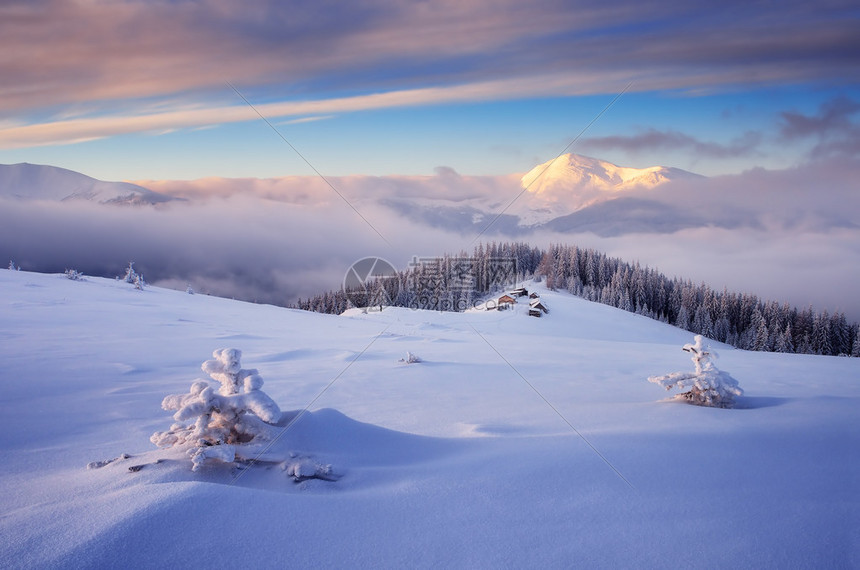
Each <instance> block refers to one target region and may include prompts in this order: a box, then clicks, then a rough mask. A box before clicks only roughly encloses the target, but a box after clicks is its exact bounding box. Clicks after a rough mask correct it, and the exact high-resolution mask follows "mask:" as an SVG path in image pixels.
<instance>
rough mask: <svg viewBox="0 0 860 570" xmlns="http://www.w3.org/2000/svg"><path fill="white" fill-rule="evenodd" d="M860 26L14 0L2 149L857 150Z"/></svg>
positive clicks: (673, 16) (735, 156)
mask: <svg viewBox="0 0 860 570" xmlns="http://www.w3.org/2000/svg"><path fill="white" fill-rule="evenodd" d="M858 24H860V8H858V7H857V5H856V3H855V2H849V1H845V2H843V1H824V2H815V3H810V2H791V1H789V2H766V1H762V2H749V1H743V2H721V3H719V4H717V3H695V2H692V3H691V2H686V1H680V0H663V1H660V2H656V3H642V2H633V1H631V2H626V1H622V2H605V1H600V2H598V1H570V0H563V1H552V0H547V1H537V2H522V1H520V0H510V1H508V0H501V1H495V2H486V1H474V2H461V1H454V0H450V1H448V0H441V1H434V2H420V1H418V2H392V1H381V0H376V1H368V2H360V3H343V2H326V1H308V2H304V1H293V2H281V1H276V0H271V1H266V0H262V1H254V2H243V3H237V2H232V1H229V0H201V1H191V0H189V1H184V0H178V1H168V0H164V1H135V0H128V1H113V0H98V1H97V0H70V1H61V0H27V1H21V2H16V1H14V0H13V1H11V2H10V1H7V2H4V3H3V4H2V7H0V38H2V40H0V43H2V49H0V77H2V78H3V81H2V82H0V163H6V164H9V163H17V162H31V163H40V164H52V165H55V166H63V167H66V168H70V169H73V170H77V171H80V172H83V173H85V174H88V175H90V176H94V177H96V178H100V179H105V180H143V179H147V180H154V179H197V178H203V177H260V178H265V177H278V176H290V175H313V174H315V172H319V173H321V174H324V175H331V176H347V175H354V174H366V175H392V174H399V175H422V174H432V173H433V172H434V171H435V170H436V169H438V168H439V167H447V168H452V169H454V170H455V171H457V172H459V173H463V174H469V175H503V174H511V173H516V172H526V171H528V170H529V169H531V168H532V167H533V166H534V165H536V164H540V163H542V162H545V161H546V160H549V159H552V158H554V157H555V156H557V155H558V154H560V153H561V152H562V151H563V150H565V149H567V150H572V151H574V152H578V153H580V154H585V155H589V156H596V157H599V158H602V159H606V160H609V161H611V162H615V163H617V164H623V165H629V166H637V167H644V166H649V165H653V164H662V165H667V166H674V167H679V168H683V169H687V170H691V171H694V172H698V173H701V174H705V175H708V176H714V175H722V174H736V173H739V172H743V171H745V170H749V169H752V168H755V167H764V168H768V169H781V168H789V167H793V166H796V165H798V164H803V163H805V162H808V161H810V160H815V159H816V158H821V157H822V156H827V157H832V156H833V155H848V156H851V157H856V155H857V151H858V147H860V144H858V140H860V135H858V131H860V128H858V124H857V120H858V110H860V86H858V78H860V34H858V33H857V29H858ZM276 131H277V132H276ZM568 145H570V146H568Z"/></svg>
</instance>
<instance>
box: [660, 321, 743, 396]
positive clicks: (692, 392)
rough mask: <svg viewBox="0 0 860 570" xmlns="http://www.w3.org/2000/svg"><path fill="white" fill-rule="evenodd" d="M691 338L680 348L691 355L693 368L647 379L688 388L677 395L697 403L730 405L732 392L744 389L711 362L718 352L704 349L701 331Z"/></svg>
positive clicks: (736, 394) (739, 392) (662, 384)
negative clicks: (690, 370) (690, 342)
mask: <svg viewBox="0 0 860 570" xmlns="http://www.w3.org/2000/svg"><path fill="white" fill-rule="evenodd" d="M694 341H695V342H694V343H693V344H685V345H684V348H683V350H684V351H685V352H689V353H691V354H692V355H693V357H692V360H693V365H694V366H695V371H694V372H692V373H690V372H673V373H671V374H666V375H665V376H651V377H649V378H648V381H649V382H653V383H654V384H659V385H660V386H663V387H664V388H666V390H671V389H672V388H679V389H681V390H687V391H686V392H684V393H682V394H679V395H678V396H677V397H678V398H683V399H685V400H687V401H688V402H690V403H691V404H696V405H697V406H708V407H712V408H731V407H733V406H734V403H735V396H743V395H744V391H743V390H742V389H741V388H740V386H738V381H737V380H735V379H734V378H732V377H731V376H730V375H728V374H727V373H725V372H722V371H720V370H718V369H717V367H716V366H715V365H714V362H713V359H714V358H717V354H716V353H715V352H714V351H712V350H705V348H704V346H702V342H703V338H702V335H696V336H695V337H694Z"/></svg>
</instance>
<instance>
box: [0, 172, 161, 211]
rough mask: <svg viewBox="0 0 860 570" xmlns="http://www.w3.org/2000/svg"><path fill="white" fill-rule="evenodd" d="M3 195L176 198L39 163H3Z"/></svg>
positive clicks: (142, 200) (105, 200)
mask: <svg viewBox="0 0 860 570" xmlns="http://www.w3.org/2000/svg"><path fill="white" fill-rule="evenodd" d="M0 196H2V197H9V198H17V199H20V200H52V201H58V202H62V201H69V200H76V201H88V202H97V203H100V204H157V203H160V202H168V201H170V200H173V199H174V198H172V197H170V196H166V195H164V194H159V193H158V192H153V191H152V190H148V189H146V188H144V187H143V186H138V185H137V184H131V183H129V182H105V181H102V180H96V179H95V178H92V177H90V176H87V175H85V174H81V173H80V172H75V171H74V170H67V169H65V168H59V167H56V166H46V165H40V164H29V163H26V162H22V163H19V164H0Z"/></svg>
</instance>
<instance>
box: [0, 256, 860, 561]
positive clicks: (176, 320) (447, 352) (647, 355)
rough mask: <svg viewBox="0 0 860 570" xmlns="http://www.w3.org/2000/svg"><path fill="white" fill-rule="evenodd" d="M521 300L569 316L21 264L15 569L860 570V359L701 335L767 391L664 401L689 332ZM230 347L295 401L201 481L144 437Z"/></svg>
mask: <svg viewBox="0 0 860 570" xmlns="http://www.w3.org/2000/svg"><path fill="white" fill-rule="evenodd" d="M526 286H527V287H528V289H529V291H531V290H532V289H537V290H538V292H539V293H540V296H541V299H543V300H544V302H545V303H546V304H547V306H549V307H552V317H553V318H552V319H529V318H523V317H522V316H521V315H518V314H517V313H516V311H503V312H499V311H472V312H468V313H439V312H430V311H411V310H408V309H398V308H386V310H385V311H383V312H381V313H380V312H371V313H367V314H361V312H360V311H355V312H354V313H350V314H349V315H347V316H334V315H323V314H317V313H309V312H305V311H297V310H289V309H282V308H277V307H272V306H266V305H262V304H251V303H241V302H235V301H230V300H227V299H221V298H217V297H213V296H208V295H188V294H186V293H184V292H182V291H169V290H165V289H161V288H159V287H156V286H150V287H148V288H147V290H146V293H145V295H141V294H138V292H137V291H134V290H133V289H131V288H130V287H129V286H128V285H127V284H126V283H123V282H121V281H120V282H117V281H116V280H113V279H101V278H97V277H88V278H87V280H86V281H82V282H72V281H69V280H67V279H66V278H65V276H63V275H62V274H61V273H60V274H53V275H41V274H36V273H31V272H28V271H0V339H2V340H0V342H2V346H3V349H4V361H3V367H2V368H0V390H2V393H3V398H1V399H0V417H2V418H3V429H2V430H0V446H2V447H0V449H2V450H3V456H4V460H3V461H2V462H0V491H2V492H0V513H2V514H3V516H0V536H2V540H0V567H2V568H4V569H18V568H27V569H30V568H51V569H55V568H59V569H65V568H104V567H109V566H117V567H118V566H121V567H125V568H220V567H230V566H236V565H237V564H239V565H243V566H249V567H250V566H258V567H269V566H273V565H275V566H288V565H289V566H301V567H331V568H342V567H345V566H350V567H362V568H465V567H468V568H858V567H860V541H858V537H860V519H858V515H857V513H860V477H858V473H860V454H857V453H856V452H854V451H852V450H856V449H860V430H858V423H857V405H858V402H860V382H858V381H857V379H858V378H860V359H858V358H836V357H824V356H815V355H799V354H778V353H766V352H751V351H745V350H734V349H732V348H731V347H728V346H726V345H720V344H718V343H716V342H715V341H713V340H707V339H706V340H705V342H706V343H708V342H710V343H711V344H713V345H714V347H715V348H717V349H718V350H719V351H720V354H721V359H720V364H721V366H722V367H723V368H725V369H726V370H730V371H731V373H732V375H733V376H734V377H735V378H737V379H738V381H739V382H740V384H741V385H742V386H743V387H744V390H745V394H744V395H743V396H736V397H735V402H736V409H735V410H734V411H731V412H730V413H727V412H726V411H725V410H716V409H713V408H706V407H700V406H667V405H665V404H662V403H660V402H655V401H654V400H655V398H654V392H655V388H654V386H653V385H651V384H649V383H647V382H645V381H644V378H647V377H648V376H649V375H651V374H653V373H654V371H655V370H656V371H661V370H667V371H671V370H682V369H684V368H685V366H687V365H688V364H689V362H688V360H687V356H688V355H687V354H686V353H683V352H681V351H680V350H678V349H679V348H680V347H681V346H683V345H684V344H685V343H687V342H690V340H691V336H692V335H691V334H690V333H689V332H687V331H683V330H679V329H676V328H675V327H672V326H669V325H667V324H664V323H660V322H656V321H654V320H652V319H648V318H645V317H642V316H640V315H636V314H632V313H627V312H623V311H620V310H618V309H616V308H613V307H610V306H607V305H601V304H597V303H591V302H588V301H586V300H584V299H580V298H576V297H573V296H572V295H570V294H567V293H563V292H557V291H550V290H547V289H546V288H545V287H544V286H543V285H537V284H534V283H528V284H526ZM523 308H524V309H525V304H523ZM129 323H133V325H134V326H129ZM476 331H477V332H478V333H480V335H481V336H479V335H478V334H476ZM482 337H483V338H482ZM488 344H490V345H492V347H493V348H495V350H493V348H491V347H490V346H488ZM215 347H237V348H241V349H242V351H243V359H242V361H243V362H247V363H254V366H256V367H258V368H260V371H261V372H263V374H264V377H265V378H266V383H265V385H264V386H263V388H264V389H265V390H266V392H267V393H268V394H269V395H270V396H271V398H272V399H273V400H274V401H276V402H279V403H286V402H295V406H294V408H293V409H285V410H284V411H283V413H282V415H281V417H280V419H279V420H278V421H277V424H276V425H270V424H267V423H265V422H262V420H260V423H261V424H262V425H264V426H267V428H268V429H272V430H276V431H277V433H278V435H280V437H278V438H277V439H276V440H269V441H267V442H266V443H265V444H264V445H261V446H260V447H265V448H267V449H266V451H265V453H261V452H262V451H263V450H262V449H256V448H255V449H253V450H250V449H249V451H253V452H254V454H253V455H251V456H250V457H248V456H246V453H245V452H244V451H243V450H245V449H246V446H247V445H249V444H229V445H233V446H234V448H235V453H236V456H237V457H236V460H235V461H234V463H233V464H230V463H224V462H222V461H220V460H217V459H212V458H209V459H206V461H205V462H204V463H203V464H202V465H201V467H200V468H199V469H198V470H197V471H193V472H192V471H191V469H190V468H189V466H190V460H189V458H188V456H187V455H186V452H187V449H181V448H177V447H169V448H157V447H155V446H153V445H152V444H150V443H149V441H148V438H149V436H150V435H151V434H152V433H153V432H154V431H156V430H163V429H165V427H167V426H168V425H169V422H170V421H171V420H169V419H168V420H167V422H166V421H165V419H166V416H168V414H167V413H166V412H164V411H162V410H161V409H160V408H159V403H160V402H161V400H162V399H163V397H164V395H165V394H172V393H175V392H187V394H189V395H190V394H191V390H185V389H184V388H186V387H187V386H188V384H189V383H190V382H189V380H191V379H193V378H194V377H195V375H194V374H193V372H191V375H190V376H189V371H193V370H195V369H197V367H198V366H199V365H200V363H201V362H202V361H203V360H205V359H206V358H207V357H208V355H209V354H210V353H211V351H212V349H213V348H215ZM406 351H410V352H412V353H413V354H420V355H421V356H422V358H423V359H424V362H423V363H422V364H420V365H414V366H405V365H403V364H402V363H398V362H397V361H398V359H400V358H402V357H403V356H404V354H405V352H406ZM496 351H498V352H496ZM223 356H224V355H222V358H221V359H218V358H213V360H216V361H218V362H221V363H222V368H223ZM501 356H504V359H502V357H501ZM514 369H515V370H514ZM690 369H692V367H690ZM240 370H241V368H240ZM200 374H201V375H203V373H200ZM205 377H206V378H207V380H206V381H205V382H204V384H206V387H208V388H210V389H211V391H212V394H213V396H217V397H227V396H222V395H221V394H220V393H219V391H220V388H221V383H220V382H216V381H215V380H211V379H209V376H208V375H206V376H205ZM524 379H525V380H528V382H529V383H530V384H531V385H532V386H533V387H534V389H532V388H531V387H529V385H527V384H526V382H525V381H524ZM230 385H233V381H232V380H231V381H230ZM236 385H237V386H241V389H240V390H239V394H244V380H243V381H242V382H241V383H240V382H236ZM198 389H199V387H198V388H195V390H198ZM535 390H537V391H539V392H540V394H541V395H542V396H543V397H544V398H546V401H545V400H543V399H541V397H539V396H538V395H537V394H536V393H535ZM199 391H200V392H202V389H199ZM198 394H199V392H198ZM184 395H186V394H182V396H184ZM180 399H181V397H180ZM547 401H548V402H550V403H551V404H552V406H553V408H554V409H555V411H554V410H553V408H550V406H548V405H547ZM311 402H313V405H312V406H311V407H310V408H309V409H308V410H307V411H306V412H304V413H300V412H301V411H302V410H304V407H305V406H306V405H308V404H309V403H311ZM177 411H178V410H172V413H175V412H177ZM556 411H557V412H558V413H556ZM559 414H561V415H562V416H563V417H564V419H565V420H566V421H567V422H569V425H568V423H566V422H565V421H562V419H561V418H560V417H559ZM246 415H247V414H246ZM198 417H199V416H198ZM193 420H194V418H193V417H192V418H191V419H190V420H188V422H191V421H193ZM181 423H187V422H185V421H184V422H181ZM571 426H572V427H573V428H575V429H576V431H574V430H573V429H571ZM288 427H289V429H287V428H288ZM585 440H587V443H586V441H585ZM589 444H590V445H589ZM251 445H253V444H251ZM590 446H593V448H592V447H590ZM207 447H216V446H207ZM595 449H596V450H597V451H599V452H600V455H598V454H597V453H595V451H594V450H595ZM225 450H226V448H224V449H221V450H220V451H225ZM123 453H125V454H128V456H127V457H123V456H122V455H121V454H123ZM601 456H602V458H601ZM109 458H116V459H115V460H113V461H110V462H109V463H106V464H104V465H102V466H101V467H98V468H97V467H96V466H95V465H93V466H92V467H91V468H89V469H87V468H86V466H87V464H88V463H95V462H97V460H107V459H109ZM604 458H605V461H604ZM252 460H255V461H253V463H252ZM607 462H608V463H609V464H611V466H612V467H614V468H615V469H617V470H618V472H619V473H621V474H623V476H624V477H625V478H626V479H627V480H628V481H629V482H630V484H631V485H632V487H630V486H628V485H627V484H626V483H625V482H624V481H623V480H622V479H621V478H620V477H619V476H618V475H617V474H616V472H615V471H613V469H612V468H610V466H609V465H608V464H607ZM329 465H334V466H335V467H336V469H335V470H334V476H332V477H330V478H332V479H336V481H334V482H332V481H324V480H320V476H317V477H314V478H310V479H306V478H304V477H306V476H307V474H309V473H310V472H311V471H312V470H313V471H314V472H317V471H319V472H320V473H319V475H325V471H326V469H327V466H329ZM703 490H705V492H703ZM213 538H214V540H213Z"/></svg>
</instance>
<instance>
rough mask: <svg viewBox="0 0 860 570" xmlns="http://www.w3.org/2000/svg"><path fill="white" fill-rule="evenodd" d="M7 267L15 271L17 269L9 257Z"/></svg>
mask: <svg viewBox="0 0 860 570" xmlns="http://www.w3.org/2000/svg"><path fill="white" fill-rule="evenodd" d="M7 269H8V270H9V271H15V270H17V269H18V268H17V267H15V262H14V261H12V260H11V259H10V260H9V267H7Z"/></svg>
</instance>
